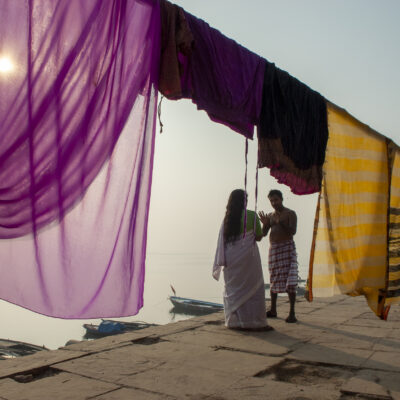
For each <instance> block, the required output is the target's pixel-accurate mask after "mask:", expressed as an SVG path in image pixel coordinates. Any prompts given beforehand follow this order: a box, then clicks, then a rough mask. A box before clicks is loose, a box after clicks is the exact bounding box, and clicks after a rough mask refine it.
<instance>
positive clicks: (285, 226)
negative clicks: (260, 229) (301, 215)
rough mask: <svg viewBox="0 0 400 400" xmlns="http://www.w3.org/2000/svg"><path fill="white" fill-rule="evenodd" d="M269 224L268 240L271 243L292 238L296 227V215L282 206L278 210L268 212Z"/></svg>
mask: <svg viewBox="0 0 400 400" xmlns="http://www.w3.org/2000/svg"><path fill="white" fill-rule="evenodd" d="M268 219H269V224H270V229H271V232H270V235H269V240H270V242H271V243H281V242H286V241H288V240H292V239H293V235H294V234H295V233H296V229H297V216H296V213H295V212H294V211H293V210H290V209H289V208H286V207H283V209H282V210H281V211H280V212H278V211H274V212H272V213H269V214H268Z"/></svg>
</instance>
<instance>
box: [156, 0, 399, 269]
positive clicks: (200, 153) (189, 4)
mask: <svg viewBox="0 0 400 400" xmlns="http://www.w3.org/2000/svg"><path fill="white" fill-rule="evenodd" d="M175 2H176V3H177V4H179V5H180V6H182V7H183V8H184V9H185V10H187V11H188V12H191V13H192V14H194V15H196V16H198V17H200V18H202V19H204V20H206V21H207V22H208V23H209V24H210V25H211V26H213V27H215V28H217V29H219V30H220V31H221V32H222V33H224V34H225V35H227V36H229V37H231V38H233V39H235V40H236V41H237V42H239V43H240V44H242V45H244V46H246V47H247V48H249V49H250V50H252V51H254V52H256V53H258V54H259V55H261V56H263V57H265V58H266V59H267V60H269V61H271V62H274V63H275V64H276V65H277V66H278V67H280V68H281V69H284V70H286V71H288V72H289V73H290V74H291V75H292V76H294V77H296V78H298V79H300V80H301V81H303V82H304V83H306V84H307V85H309V86H310V87H311V88H312V89H314V90H317V91H319V92H320V93H321V94H322V95H323V96H325V97H326V98H327V99H329V100H330V101H332V102H334V103H336V104H337V105H339V106H341V107H344V108H345V109H346V110H347V111H348V112H350V113H351V114H352V115H354V116H355V117H356V118H358V119H360V120H361V121H362V122H364V123H366V124H368V125H370V126H371V127H372V128H374V129H375V130H377V131H379V132H380V133H382V134H384V135H386V136H388V137H390V138H392V139H394V140H395V141H396V142H397V143H400V123H399V115H400V100H399V96H400V77H399V74H400V54H399V53H400V52H399V50H400V43H399V42H400V24H399V20H400V1H398V0H392V1H389V0H385V1H379V2H378V1H372V0H334V1H326V0H291V1H289V0H279V1H276V0H274V1H271V0H248V1H246V2H244V1H239V0H230V1H226V0H217V1H216V0H180V1H175ZM162 121H163V124H164V132H163V133H162V134H161V135H160V134H159V133H157V138H156V149H155V150H156V151H155V163H154V177H153V188H152V200H151V209H150V221H149V222H150V223H149V237H148V251H149V252H152V253H154V252H163V253H193V252H194V253H204V254H210V255H213V253H214V251H215V246H216V238H217V234H218V230H219V226H220V224H221V221H222V218H223V216H224V212H225V207H226V202H227V198H228V196H229V193H230V192H231V191H232V190H233V189H235V188H240V187H243V182H244V170H245V163H244V141H245V140H244V138H243V137H242V136H241V135H239V134H237V133H235V132H233V131H231V130H230V129H229V128H226V127H225V126H223V125H220V124H216V123H213V122H211V121H210V120H209V119H208V117H207V115H206V114H205V112H204V111H197V109H196V106H195V105H194V104H192V103H191V102H190V101H187V100H181V101H176V102H173V101H168V100H164V101H163V106H162ZM256 151H257V141H256V139H255V140H254V141H253V142H252V143H251V145H250V156H249V160H250V163H249V170H248V171H249V176H248V180H249V187H248V190H249V208H254V196H253V193H254V177H255V171H256V170H255V156H256ZM271 188H279V189H281V190H282V191H283V192H284V199H285V204H286V206H288V207H290V208H293V209H294V210H295V211H296V212H297V214H298V219H299V230H298V234H297V236H296V242H297V247H298V252H299V255H300V259H301V261H302V262H306V260H305V259H306V258H307V257H308V253H309V248H310V239H311V235H312V227H313V222H314V214H315V204H316V195H312V196H295V195H293V194H292V193H290V191H289V190H287V189H286V187H285V186H283V185H279V184H277V183H276V181H275V179H274V178H271V177H270V176H269V170H267V169H265V168H263V169H261V170H260V180H259V201H258V209H263V210H265V211H269V210H270V208H271V207H270V205H269V203H268V201H267V199H266V194H267V192H268V191H269V190H270V189H271ZM261 248H262V250H265V251H266V248H267V243H264V244H262V246H261ZM263 258H264V260H263V261H264V262H265V261H266V259H265V258H266V253H264V255H263ZM304 260H305V261H304Z"/></svg>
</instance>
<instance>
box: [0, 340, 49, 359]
mask: <svg viewBox="0 0 400 400" xmlns="http://www.w3.org/2000/svg"><path fill="white" fill-rule="evenodd" d="M43 350H46V351H48V350H49V349H47V348H46V347H44V346H37V345H35V344H31V343H25V342H20V341H17V340H9V339H0V360H7V359H10V358H16V357H23V356H28V355H30V354H34V353H37V352H38V351H43Z"/></svg>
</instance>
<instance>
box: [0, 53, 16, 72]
mask: <svg viewBox="0 0 400 400" xmlns="http://www.w3.org/2000/svg"><path fill="white" fill-rule="evenodd" d="M13 69H14V64H13V63H12V61H11V60H10V58H9V57H1V56H0V73H7V72H11V71H12V70H13Z"/></svg>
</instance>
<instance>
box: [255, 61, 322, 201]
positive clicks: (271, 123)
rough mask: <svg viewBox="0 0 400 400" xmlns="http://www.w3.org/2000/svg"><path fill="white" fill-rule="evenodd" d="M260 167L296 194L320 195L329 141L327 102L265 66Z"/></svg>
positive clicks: (307, 88) (277, 70)
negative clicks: (265, 168) (266, 169)
mask: <svg viewBox="0 0 400 400" xmlns="http://www.w3.org/2000/svg"><path fill="white" fill-rule="evenodd" d="M257 134H258V160H259V161H258V162H259V167H268V168H269V169H270V174H271V175H272V176H273V177H275V178H276V179H277V180H278V182H279V183H283V184H285V185H287V186H289V187H290V188H291V190H292V192H293V193H295V194H309V193H315V192H319V190H320V189H321V180H322V165H323V163H324V160H325V150H326V143H327V140H328V124H327V111H326V101H325V99H324V98H323V97H322V96H321V95H320V94H319V93H317V92H315V91H314V90H312V89H310V88H309V87H307V86H306V85H305V84H303V83H302V82H300V81H299V80H297V79H296V78H293V77H292V76H290V75H289V74H288V73H287V72H285V71H282V70H280V69H279V68H277V67H276V66H275V65H274V64H273V63H270V62H266V65H265V75H264V84H263V97H262V106H261V113H260V117H259V125H258V131H257Z"/></svg>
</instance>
